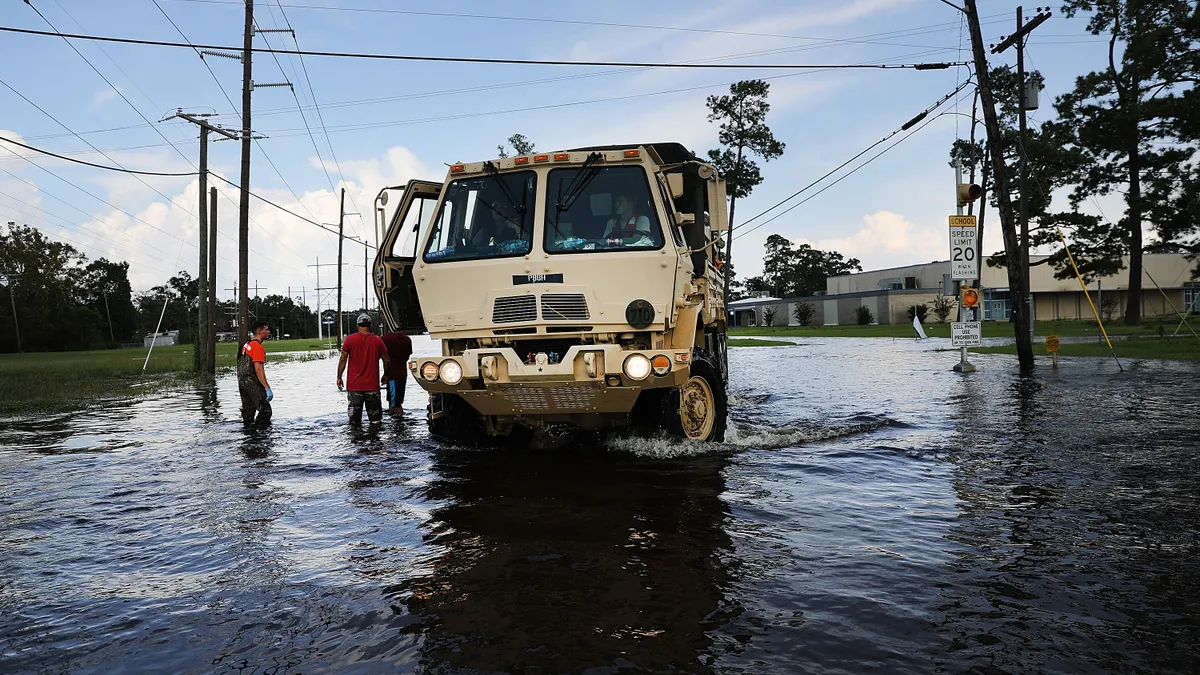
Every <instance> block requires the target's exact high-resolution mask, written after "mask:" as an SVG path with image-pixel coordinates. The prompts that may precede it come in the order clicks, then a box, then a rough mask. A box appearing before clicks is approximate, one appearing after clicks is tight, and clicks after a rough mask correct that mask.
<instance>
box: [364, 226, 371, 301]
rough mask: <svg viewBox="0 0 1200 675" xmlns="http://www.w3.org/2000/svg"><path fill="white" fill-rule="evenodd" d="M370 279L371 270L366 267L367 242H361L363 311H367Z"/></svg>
mask: <svg viewBox="0 0 1200 675" xmlns="http://www.w3.org/2000/svg"><path fill="white" fill-rule="evenodd" d="M370 279H371V268H370V267H367V242H365V241H364V242H363V311H364V312H365V311H367V298H368V297H369V296H368V295H367V286H368V283H369V282H370Z"/></svg>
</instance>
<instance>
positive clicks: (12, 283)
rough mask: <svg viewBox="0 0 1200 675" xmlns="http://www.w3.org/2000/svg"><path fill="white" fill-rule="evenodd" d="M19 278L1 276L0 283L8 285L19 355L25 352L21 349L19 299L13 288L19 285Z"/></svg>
mask: <svg viewBox="0 0 1200 675" xmlns="http://www.w3.org/2000/svg"><path fill="white" fill-rule="evenodd" d="M19 278H20V277H14V276H9V275H7V274H0V283H5V284H7V285H8V301H9V302H11V303H12V313H13V328H14V329H16V331H17V353H18V354H24V353H25V350H24V349H23V348H22V347H21V324H20V323H18V322H17V298H16V296H15V295H14V294H13V287H14V286H16V285H17V279H19Z"/></svg>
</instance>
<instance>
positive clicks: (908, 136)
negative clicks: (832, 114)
mask: <svg viewBox="0 0 1200 675" xmlns="http://www.w3.org/2000/svg"><path fill="white" fill-rule="evenodd" d="M969 83H970V81H969V80H968V81H967V82H964V83H963V84H962V85H961V86H960V87H959V88H958V89H956V90H955V91H954V92H953V93H952V94H951V95H953V94H955V93H958V92H959V91H961V90H962V88H963V87H965V86H966V85H967V84H969ZM946 100H948V99H943V100H942V101H941V103H939V104H938V105H939V106H940V105H941V104H942V103H945V102H946ZM935 109H936V108H933V109H928V110H926V112H923V113H921V114H920V115H918V116H916V117H914V118H913V119H911V120H909V121H908V122H907V123H905V125H904V126H903V127H901V128H900V129H899V130H897V131H893V132H892V133H890V134H888V135H887V136H885V137H884V138H883V139H882V140H880V141H877V142H875V143H874V144H872V145H871V146H869V147H868V148H867V149H866V150H864V151H863V152H860V153H858V154H857V155H855V158H857V157H861V156H862V155H863V154H865V153H866V152H868V151H870V150H871V148H874V147H877V146H878V145H879V144H880V143H882V142H884V141H886V140H887V139H889V138H892V137H893V136H895V135H896V134H897V133H899V131H900V130H907V129H911V128H912V125H913V124H916V123H917V122H918V121H920V120H922V119H925V117H926V116H927V115H928V113H929V112H932V111H933V110H935ZM937 118H938V116H937V115H935V116H933V117H930V118H928V119H926V120H925V122H924V123H923V124H921V126H919V127H917V128H916V129H914V130H913V131H911V132H909V134H908V135H906V136H904V137H903V138H900V139H899V140H897V141H896V142H895V143H892V144H891V145H889V146H887V147H886V148H884V149H883V150H881V151H879V152H878V153H876V154H875V155H873V156H871V157H870V158H868V159H867V160H866V161H865V162H863V163H862V164H859V165H858V166H856V167H854V168H853V169H851V170H850V171H847V172H846V173H845V175H842V176H839V177H838V179H837V180H835V181H833V182H831V183H829V184H828V185H826V186H824V187H822V188H821V189H820V190H817V191H816V192H814V193H813V194H811V195H809V196H808V197H805V198H804V199H801V200H800V201H799V202H796V203H795V204H793V205H791V206H789V207H788V208H786V209H784V210H783V211H780V212H779V213H777V214H775V215H774V216H771V217H770V218H768V219H766V220H764V221H763V222H761V223H759V224H758V225H755V226H754V227H752V228H750V229H748V230H742V231H741V232H739V233H737V235H735V236H734V237H733V239H734V240H735V241H736V240H737V239H738V238H739V237H743V236H745V235H748V234H750V233H751V232H753V231H755V230H757V229H759V228H760V227H763V226H764V225H767V224H768V223H771V222H772V221H774V220H776V219H778V218H780V217H781V216H783V215H784V214H786V213H788V212H789V211H792V210H793V209H795V208H797V207H799V206H801V205H803V204H805V203H807V202H808V201H810V200H812V199H813V198H814V197H816V196H817V195H819V194H821V193H822V192H824V191H826V190H828V189H829V188H831V187H833V186H834V185H837V184H838V183H840V182H842V181H844V180H846V179H847V178H849V177H850V176H852V175H854V174H855V173H857V172H858V171H859V170H860V169H862V168H864V167H866V166H867V165H868V164H870V163H871V162H873V161H875V160H876V159H878V158H879V157H880V156H882V155H883V154H885V153H886V152H887V151H889V150H891V149H892V148H894V147H896V146H897V145H900V144H901V143H903V142H904V141H906V140H908V139H909V138H912V137H913V136H914V135H916V133H917V132H918V131H920V130H921V129H924V128H925V127H927V126H929V124H931V123H932V122H933V121H934V120H935V119H937ZM851 161H854V158H851V160H849V161H847V162H843V163H842V164H840V165H839V166H838V167H837V168H836V169H834V170H833V171H830V172H829V173H826V174H825V175H824V176H822V177H820V178H818V179H817V180H815V181H813V182H812V183H810V184H808V185H807V186H805V187H804V188H803V189H801V190H800V191H798V192H796V193H795V194H793V195H792V196H791V197H788V198H787V199H785V200H783V201H781V202H779V203H777V204H776V205H775V206H772V207H771V208H770V209H767V211H763V212H760V213H758V214H757V215H755V216H754V217H753V218H751V219H749V220H747V221H746V222H744V223H742V225H743V226H745V225H747V224H749V223H750V222H751V221H753V220H756V219H758V218H759V217H761V216H763V215H765V214H766V213H768V212H769V211H771V210H772V209H774V208H776V207H778V206H780V205H782V204H783V203H785V202H787V201H788V200H790V199H792V198H793V197H795V196H796V195H798V194H800V193H801V192H804V191H805V190H807V189H809V188H811V187H812V186H814V185H816V184H817V183H820V182H821V181H823V180H825V179H826V178H828V177H829V176H831V175H833V173H835V172H836V171H837V170H838V169H840V168H842V167H844V166H846V164H849V163H850V162H851Z"/></svg>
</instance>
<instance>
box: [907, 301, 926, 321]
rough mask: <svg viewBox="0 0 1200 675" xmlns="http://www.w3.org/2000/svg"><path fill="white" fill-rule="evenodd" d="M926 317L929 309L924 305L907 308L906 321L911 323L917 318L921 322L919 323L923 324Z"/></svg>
mask: <svg viewBox="0 0 1200 675" xmlns="http://www.w3.org/2000/svg"><path fill="white" fill-rule="evenodd" d="M928 315H929V307H928V306H926V305H925V303H921V304H919V305H912V306H910V307H909V308H908V320H909V321H912V320H913V319H914V318H917V319H920V320H921V323H925V317H926V316H928Z"/></svg>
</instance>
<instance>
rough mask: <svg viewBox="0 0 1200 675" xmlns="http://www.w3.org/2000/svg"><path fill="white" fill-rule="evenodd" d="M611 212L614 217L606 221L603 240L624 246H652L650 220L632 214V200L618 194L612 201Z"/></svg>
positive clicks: (627, 196)
mask: <svg viewBox="0 0 1200 675" xmlns="http://www.w3.org/2000/svg"><path fill="white" fill-rule="evenodd" d="M613 210H614V211H616V217H614V218H609V219H608V225H607V226H606V227H605V229H604V239H606V240H608V242H609V243H610V244H618V245H620V244H623V245H626V246H639V245H652V244H653V242H652V241H651V238H650V219H649V218H647V217H646V216H643V215H640V214H637V213H634V211H633V199H632V198H630V197H629V195H626V194H618V195H617V196H616V197H615V198H614V199H613Z"/></svg>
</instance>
